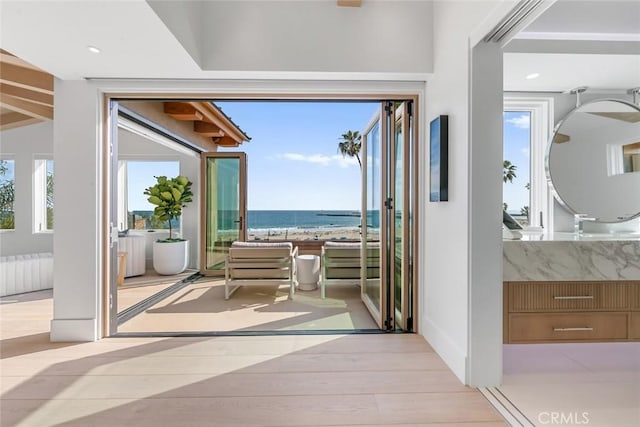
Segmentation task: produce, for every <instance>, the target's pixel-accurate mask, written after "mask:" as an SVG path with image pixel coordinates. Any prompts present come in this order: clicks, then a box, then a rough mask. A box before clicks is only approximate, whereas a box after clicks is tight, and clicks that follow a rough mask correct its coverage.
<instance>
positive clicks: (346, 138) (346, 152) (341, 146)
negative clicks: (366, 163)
mask: <svg viewBox="0 0 640 427" xmlns="http://www.w3.org/2000/svg"><path fill="white" fill-rule="evenodd" d="M340 138H341V139H340V142H339V143H338V152H339V153H340V154H342V157H346V156H349V157H355V158H356V160H357V161H358V164H359V165H360V169H362V162H361V161H360V154H359V153H360V148H362V135H360V132H358V131H351V130H349V131H347V132H346V133H343V134H342V136H341V137H340Z"/></svg>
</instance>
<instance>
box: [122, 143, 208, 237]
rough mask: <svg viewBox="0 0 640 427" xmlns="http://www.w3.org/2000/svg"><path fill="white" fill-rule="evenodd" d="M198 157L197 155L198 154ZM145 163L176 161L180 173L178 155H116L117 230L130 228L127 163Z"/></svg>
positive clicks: (180, 224) (180, 226)
mask: <svg viewBox="0 0 640 427" xmlns="http://www.w3.org/2000/svg"><path fill="white" fill-rule="evenodd" d="M198 157H199V156H198ZM130 162H138V163H143V162H144V163H147V162H156V163H158V162H166V163H176V164H177V166H178V174H180V173H181V168H182V163H181V162H180V158H179V157H174V156H167V155H163V154H160V155H158V154H149V155H140V154H125V155H121V156H119V157H118V188H117V200H118V201H117V203H118V218H117V227H118V231H124V230H127V229H129V228H130V224H129V163H130ZM178 223H179V230H180V232H182V218H180V220H179V221H178Z"/></svg>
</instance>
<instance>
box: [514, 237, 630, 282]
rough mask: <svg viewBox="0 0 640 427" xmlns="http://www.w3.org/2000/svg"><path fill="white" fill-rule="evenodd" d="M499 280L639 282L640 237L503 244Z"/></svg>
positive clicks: (527, 239) (529, 240)
mask: <svg viewBox="0 0 640 427" xmlns="http://www.w3.org/2000/svg"><path fill="white" fill-rule="evenodd" d="M623 236H625V237H626V238H623ZM503 280H504V281H573V280H640V234H635V233H630V234H626V235H623V234H616V235H613V234H611V235H606V234H602V235H589V234H586V235H581V236H575V235H574V234H573V233H553V234H552V235H545V234H540V233H538V234H537V235H534V234H527V235H526V236H523V238H522V239H521V240H504V241H503Z"/></svg>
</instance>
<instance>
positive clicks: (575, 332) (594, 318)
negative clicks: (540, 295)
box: [509, 312, 628, 343]
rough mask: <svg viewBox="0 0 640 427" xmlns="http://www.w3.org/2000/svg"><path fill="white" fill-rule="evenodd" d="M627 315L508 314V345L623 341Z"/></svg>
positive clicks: (625, 337) (599, 313)
mask: <svg viewBox="0 0 640 427" xmlns="http://www.w3.org/2000/svg"><path fill="white" fill-rule="evenodd" d="M627 319H628V313H601V312H597V313H570V314H560V313H558V314H510V315H509V342H512V343H516V342H526V341H575V340H587V341H594V340H598V341H606V340H623V339H627Z"/></svg>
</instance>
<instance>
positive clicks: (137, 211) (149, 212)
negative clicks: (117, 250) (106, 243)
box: [118, 160, 180, 230]
mask: <svg viewBox="0 0 640 427" xmlns="http://www.w3.org/2000/svg"><path fill="white" fill-rule="evenodd" d="M179 174H180V162H179V161H143V160H140V161H138V160H135V161H133V160H120V161H118V229H119V230H126V229H136V230H146V229H164V228H169V224H167V222H166V221H160V220H158V219H157V218H155V217H154V215H153V209H154V207H155V206H154V205H152V204H151V203H149V202H147V196H145V195H144V190H145V188H147V187H150V186H152V185H154V184H155V183H156V179H155V177H156V176H162V175H164V176H167V177H174V176H177V175H179ZM176 221H177V220H176ZM171 226H172V227H175V228H176V229H178V228H179V226H180V225H179V223H172V224H171Z"/></svg>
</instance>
